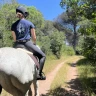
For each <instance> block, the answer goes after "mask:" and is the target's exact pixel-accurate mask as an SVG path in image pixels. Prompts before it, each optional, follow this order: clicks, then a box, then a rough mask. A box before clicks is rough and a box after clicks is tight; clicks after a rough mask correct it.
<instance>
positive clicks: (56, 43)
mask: <svg viewBox="0 0 96 96" xmlns="http://www.w3.org/2000/svg"><path fill="white" fill-rule="evenodd" d="M50 40H51V46H50V48H51V50H52V52H53V54H55V55H56V56H57V58H60V56H61V49H62V45H63V43H64V42H63V40H64V37H63V34H62V33H60V32H58V31H57V32H54V33H52V34H51V36H50Z"/></svg>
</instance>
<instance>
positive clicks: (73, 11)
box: [60, 0, 82, 52]
mask: <svg viewBox="0 0 96 96" xmlns="http://www.w3.org/2000/svg"><path fill="white" fill-rule="evenodd" d="M60 6H61V7H62V8H66V12H65V13H62V14H61V16H60V18H61V21H62V24H63V25H65V24H67V25H68V27H69V26H70V28H71V29H72V31H73V33H74V35H73V39H72V45H73V49H74V51H75V52H76V44H77V40H78V34H77V29H78V22H80V21H81V20H82V18H81V16H80V11H79V10H80V8H81V7H80V6H79V0H70V1H69V0H61V2H60ZM65 6H66V7H65Z"/></svg>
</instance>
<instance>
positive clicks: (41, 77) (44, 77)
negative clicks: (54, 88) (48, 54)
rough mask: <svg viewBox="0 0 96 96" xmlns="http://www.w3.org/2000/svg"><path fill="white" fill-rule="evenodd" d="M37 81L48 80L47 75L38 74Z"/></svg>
mask: <svg viewBox="0 0 96 96" xmlns="http://www.w3.org/2000/svg"><path fill="white" fill-rule="evenodd" d="M37 80H46V76H45V74H44V73H43V72H42V73H41V74H38V76H37Z"/></svg>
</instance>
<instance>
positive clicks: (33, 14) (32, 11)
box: [27, 6, 44, 28]
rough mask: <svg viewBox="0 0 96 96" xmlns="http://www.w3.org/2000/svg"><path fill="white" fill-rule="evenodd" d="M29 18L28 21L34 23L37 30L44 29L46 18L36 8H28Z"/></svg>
mask: <svg viewBox="0 0 96 96" xmlns="http://www.w3.org/2000/svg"><path fill="white" fill-rule="evenodd" d="M27 9H28V12H29V16H28V19H29V20H30V21H31V22H33V24H34V25H35V26H36V28H42V27H43V26H44V18H43V15H42V13H41V12H40V11H39V10H37V9H36V8H35V7H34V6H30V7H27Z"/></svg>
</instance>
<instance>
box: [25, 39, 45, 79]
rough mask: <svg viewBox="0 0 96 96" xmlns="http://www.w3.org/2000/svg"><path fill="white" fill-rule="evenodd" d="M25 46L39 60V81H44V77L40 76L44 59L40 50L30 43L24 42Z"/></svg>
mask: <svg viewBox="0 0 96 96" xmlns="http://www.w3.org/2000/svg"><path fill="white" fill-rule="evenodd" d="M25 46H26V47H27V48H28V50H30V51H31V52H33V54H34V55H36V56H37V57H38V58H39V63H40V69H39V75H40V78H41V79H46V77H45V76H43V74H42V70H43V67H44V63H45V59H46V56H45V54H44V53H43V52H42V50H41V49H39V48H38V47H37V46H36V45H34V44H33V42H32V41H28V42H26V43H25Z"/></svg>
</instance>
